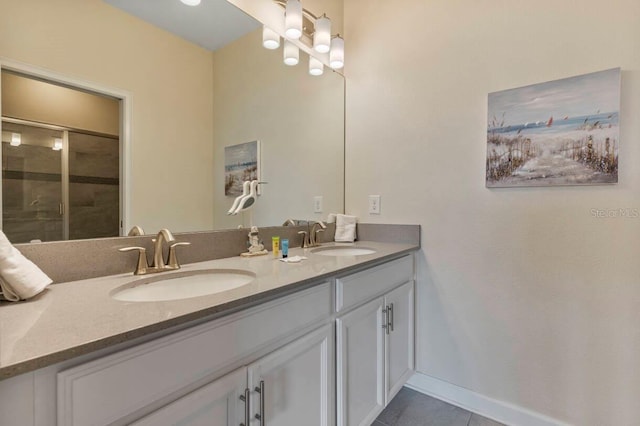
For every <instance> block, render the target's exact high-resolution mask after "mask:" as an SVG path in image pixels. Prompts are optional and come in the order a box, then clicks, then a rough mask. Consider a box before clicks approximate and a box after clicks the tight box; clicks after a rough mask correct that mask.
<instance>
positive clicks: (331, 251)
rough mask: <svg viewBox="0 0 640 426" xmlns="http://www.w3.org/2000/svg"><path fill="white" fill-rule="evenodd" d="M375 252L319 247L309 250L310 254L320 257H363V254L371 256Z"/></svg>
mask: <svg viewBox="0 0 640 426" xmlns="http://www.w3.org/2000/svg"><path fill="white" fill-rule="evenodd" d="M375 252H376V251H375V250H373V249H370V248H365V247H339V246H332V247H320V248H317V249H314V250H311V253H315V254H319V255H322V256H363V255H365V254H373V253H375Z"/></svg>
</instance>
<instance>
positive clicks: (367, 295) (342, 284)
mask: <svg viewBox="0 0 640 426" xmlns="http://www.w3.org/2000/svg"><path fill="white" fill-rule="evenodd" d="M412 279H413V254H409V255H407V256H404V257H401V258H400V259H397V260H393V261H391V262H388V263H385V264H382V265H380V266H376V267H374V268H370V269H367V270H365V271H362V272H358V273H355V274H353V275H347V276H346V277H341V278H338V279H337V280H336V312H341V311H344V310H346V309H349V308H351V307H353V306H356V305H358V304H360V303H362V302H366V301H367V300H370V299H372V298H374V297H375V296H377V295H380V294H382V293H385V292H386V291H388V290H390V289H392V288H394V287H397V286H398V285H400V284H403V283H406V282H407V281H411V280H412Z"/></svg>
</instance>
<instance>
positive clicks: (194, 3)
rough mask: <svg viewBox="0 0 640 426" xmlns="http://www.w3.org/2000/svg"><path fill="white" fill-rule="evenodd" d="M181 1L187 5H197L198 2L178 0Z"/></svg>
mask: <svg viewBox="0 0 640 426" xmlns="http://www.w3.org/2000/svg"><path fill="white" fill-rule="evenodd" d="M180 1H181V2H182V3H184V4H186V5H187V6H197V5H199V4H200V0H180Z"/></svg>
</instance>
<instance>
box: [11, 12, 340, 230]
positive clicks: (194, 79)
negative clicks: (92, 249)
mask: <svg viewBox="0 0 640 426" xmlns="http://www.w3.org/2000/svg"><path fill="white" fill-rule="evenodd" d="M21 3H28V4H21ZM50 3H51V2H47V1H45V0H42V1H36V2H12V3H11V4H9V5H7V9H8V10H6V11H4V12H3V14H2V16H0V65H2V66H3V68H5V69H13V64H26V65H27V66H28V67H29V69H42V70H45V71H47V72H50V73H53V74H55V75H56V76H59V77H61V78H62V79H64V78H65V77H67V76H68V77H69V78H70V79H71V82H73V81H75V80H78V81H81V82H90V83H93V84H95V85H96V86H99V87H102V86H103V87H107V88H113V89H116V90H118V91H120V92H122V93H124V94H126V95H127V96H129V104H128V107H127V108H128V110H127V108H121V113H123V114H124V118H125V119H126V120H129V122H128V123H127V125H126V126H125V127H124V128H123V129H122V134H121V137H122V138H123V139H127V140H128V148H127V147H125V148H124V156H125V157H126V158H125V159H123V160H122V164H121V165H120V168H121V172H123V173H124V175H125V179H121V184H123V185H125V186H126V191H125V192H126V196H125V197H124V198H123V206H122V215H123V222H122V229H120V233H121V234H122V233H125V234H126V232H127V230H128V228H129V227H131V226H133V225H140V226H142V227H143V228H144V229H145V231H147V232H148V233H155V232H156V231H157V230H158V229H160V228H162V227H168V228H170V229H171V230H172V231H174V232H188V231H200V230H211V229H228V228H235V227H237V226H239V225H241V226H249V225H251V224H255V225H257V226H274V225H281V224H282V223H283V222H284V221H285V220H286V219H288V218H295V219H322V218H325V217H326V216H327V214H328V213H335V212H342V211H344V78H343V77H342V75H340V74H338V73H335V72H332V71H331V70H329V69H328V68H326V69H325V72H324V74H323V75H322V76H319V77H313V76H310V75H309V73H308V62H307V61H308V57H307V56H306V54H305V53H304V52H300V63H299V64H298V65H297V66H295V67H290V66H286V65H285V64H284V63H283V56H282V55H283V52H282V46H281V47H280V49H278V50H267V49H265V48H263V47H262V24H261V23H260V22H258V21H257V20H255V19H254V18H252V17H250V16H248V15H247V14H245V13H244V12H242V11H240V10H239V9H237V8H236V6H233V5H231V4H230V3H229V2H227V0H208V1H203V2H202V3H201V5H200V6H198V7H199V8H201V9H197V8H192V7H189V6H185V5H183V4H182V3H181V2H180V1H178V0H140V1H137V2H128V1H118V0H106V1H103V0H64V1H62V2H56V4H55V5H52V4H50ZM318 3H319V4H321V3H322V2H318ZM126 4H129V5H130V7H131V8H134V9H130V10H125V9H126ZM221 4H222V5H223V7H226V8H231V10H233V12H231V13H232V14H237V15H238V16H241V17H242V19H243V20H244V24H242V25H240V24H233V23H231V22H232V19H231V18H225V16H227V15H224V14H221V13H220V12H219V10H218V9H215V8H216V7H218V6H220V5H221ZM145 7H146V10H147V12H148V10H150V9H152V10H153V11H154V14H152V16H146V15H145V16H143V15H144V13H145ZM135 8H138V9H135ZM5 12H6V13H5ZM317 12H318V13H323V11H321V10H318V11H317ZM33 16H42V17H43V19H41V20H39V21H38V22H37V23H33ZM44 16H47V17H48V18H47V19H44ZM167 16H170V17H171V19H170V21H169V23H168V24H167V23H166V22H163V19H166V17H167ZM214 17H217V18H218V19H219V21H216V22H214V21H212V19H214ZM225 21H226V24H224V25H223V23H224V22H225ZM175 22H178V23H179V25H178V27H179V28H178V29H174V28H168V27H167V25H170V24H171V23H175ZM27 23H30V25H26V24H27ZM36 24H37V25H36ZM203 25H204V26H209V27H213V28H217V29H218V30H220V31H221V32H219V33H218V34H216V35H209V36H207V35H205V36H204V37H205V38H206V37H209V38H210V39H211V41H215V42H217V41H218V40H220V42H219V45H218V46H215V47H210V46H205V43H204V42H202V41H198V40H196V41H193V40H191V41H185V37H189V35H185V34H182V33H181V31H182V30H184V29H185V28H189V27H190V28H191V29H192V30H195V31H192V32H194V33H196V34H201V35H202V34H203V31H204V30H203V27H198V26H203ZM238 27H241V29H242V31H241V33H240V34H238V33H235V34H231V35H229V31H230V30H229V28H231V29H237V28H238ZM180 28H182V30H181V29H180ZM212 49H215V50H212ZM7 63H10V64H12V66H10V67H7V66H6V64H7ZM17 125H18V124H15V123H9V124H7V125H6V126H8V127H11V126H14V127H15V126H17ZM3 132H6V131H5V129H4V128H3ZM49 132H54V133H55V130H49ZM49 136H51V135H48V136H47V137H49ZM53 136H55V135H53ZM53 136H51V137H53ZM93 136H96V135H93ZM97 136H99V137H104V136H105V135H101V134H98V135H97ZM84 139H86V138H84ZM252 141H259V144H260V158H259V163H260V180H262V181H265V182H267V184H265V185H262V187H261V195H260V196H259V197H258V201H257V203H256V205H255V207H254V208H253V209H252V210H251V211H250V212H246V213H244V214H243V213H241V214H238V215H236V216H229V215H227V211H228V210H229V207H230V206H231V203H232V201H233V199H234V197H233V196H227V195H225V179H226V178H225V147H229V146H232V145H237V144H242V143H246V142H252ZM54 172H55V171H54ZM99 178H100V179H111V181H110V182H109V183H110V184H113V183H114V181H115V179H116V177H114V176H112V175H111V176H99ZM3 183H4V182H3ZM102 183H104V182H102ZM318 197H320V200H321V203H320V208H318ZM80 198H82V199H83V200H84V201H85V202H86V201H87V197H86V194H84V198H83V197H80ZM47 200H49V199H47ZM7 201H11V202H15V201H16V200H7ZM27 201H29V202H32V201H33V200H31V199H29V200H26V198H25V200H23V201H21V202H22V203H25V202H27ZM49 201H50V200H49ZM52 202H53V201H52ZM85 204H86V203H85ZM110 214H111V216H110V217H111V220H112V219H113V212H112V213H110ZM56 235H59V234H57V231H56ZM68 235H69V238H71V239H74V238H86V237H88V236H89V235H87V234H82V235H80V234H78V235H75V236H74V235H73V233H68ZM63 236H64V232H63ZM25 238H27V237H25ZM36 238H37V237H36ZM51 239H59V238H57V237H55V238H51ZM15 242H18V241H15ZM20 242H22V241H20Z"/></svg>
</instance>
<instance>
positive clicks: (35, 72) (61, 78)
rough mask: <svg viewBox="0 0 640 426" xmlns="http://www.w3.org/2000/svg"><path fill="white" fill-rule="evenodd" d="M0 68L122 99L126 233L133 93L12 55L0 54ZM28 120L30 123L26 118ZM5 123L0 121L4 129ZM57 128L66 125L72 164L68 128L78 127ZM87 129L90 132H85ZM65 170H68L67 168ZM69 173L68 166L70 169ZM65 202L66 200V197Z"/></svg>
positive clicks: (122, 210)
mask: <svg viewBox="0 0 640 426" xmlns="http://www.w3.org/2000/svg"><path fill="white" fill-rule="evenodd" d="M0 70H7V71H13V72H16V73H20V74H23V75H25V76H27V77H31V78H36V79H40V80H44V81H47V82H50V83H54V84H59V85H62V86H66V87H69V88H72V89H77V90H81V91H88V92H93V93H96V94H99V95H104V96H109V97H112V98H117V99H119V100H120V102H119V104H120V136H119V138H120V144H119V156H120V176H119V180H120V188H119V193H120V221H119V225H120V229H119V235H120V236H124V235H126V230H127V229H129V227H130V224H129V220H130V219H129V218H130V209H131V198H130V197H131V190H130V188H129V185H128V183H129V179H130V176H131V106H132V94H131V93H129V92H127V91H124V90H120V89H114V88H111V87H107V86H104V85H101V84H97V83H94V82H90V81H86V80H82V79H79V78H74V77H69V76H66V75H63V74H60V73H57V72H53V71H49V70H46V69H44V68H40V67H37V66H34V65H29V64H25V63H22V62H18V61H15V60H12V59H7V58H3V57H1V56H0ZM0 99H2V84H1V83H0ZM2 116H3V114H2V105H1V103H0V117H2ZM26 124H29V123H28V122H26ZM1 127H2V124H1V122H0V130H1ZM52 127H53V128H57V129H63V130H66V131H65V133H64V134H65V136H64V138H63V153H62V156H63V164H65V163H66V165H67V167H68V161H64V156H65V155H68V151H67V149H65V148H67V147H68V142H69V139H68V132H69V131H74V129H69V128H63V127H61V126H52ZM84 133H87V132H84ZM1 161H2V152H1V150H0V162H1ZM63 173H64V171H63ZM66 173H67V176H68V170H67V171H66ZM64 185H65V183H64V179H63V200H64V199H65V195H64V194H65V192H64V191H65V188H64ZM66 185H67V188H66V194H67V195H66V205H68V194H69V188H68V185H69V182H68V179H67V182H66ZM63 202H64V201H63ZM2 211H3V210H2V191H0V212H2ZM68 216H69V215H68V214H65V215H64V216H63V217H64V219H63V220H64V221H65V224H64V225H63V229H64V232H63V233H64V234H65V235H66V236H68V234H69V222H68V221H69V219H68ZM0 229H2V221H1V220H0Z"/></svg>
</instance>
